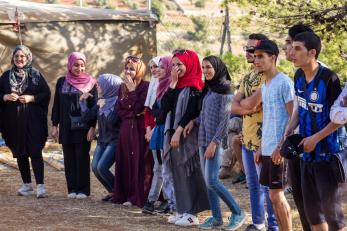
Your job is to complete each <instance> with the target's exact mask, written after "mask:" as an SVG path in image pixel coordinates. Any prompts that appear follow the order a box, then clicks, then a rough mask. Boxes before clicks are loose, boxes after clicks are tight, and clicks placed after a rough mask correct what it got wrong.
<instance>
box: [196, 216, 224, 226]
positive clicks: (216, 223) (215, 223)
mask: <svg viewBox="0 0 347 231" xmlns="http://www.w3.org/2000/svg"><path fill="white" fill-rule="evenodd" d="M198 227H199V228H201V229H219V228H222V227H223V221H217V220H216V219H215V218H214V217H209V218H207V219H206V220H205V221H204V223H202V224H200V225H199V226H198Z"/></svg>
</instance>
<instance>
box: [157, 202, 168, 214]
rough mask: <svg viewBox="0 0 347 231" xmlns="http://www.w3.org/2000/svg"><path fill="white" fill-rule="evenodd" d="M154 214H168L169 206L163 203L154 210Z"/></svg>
mask: <svg viewBox="0 0 347 231" xmlns="http://www.w3.org/2000/svg"><path fill="white" fill-rule="evenodd" d="M156 212H157V213H160V214H167V213H168V212H170V206H169V203H168V202H167V201H163V202H161V203H160V205H159V207H158V208H156Z"/></svg>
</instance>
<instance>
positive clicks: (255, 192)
mask: <svg viewBox="0 0 347 231" xmlns="http://www.w3.org/2000/svg"><path fill="white" fill-rule="evenodd" d="M254 155H255V152H254V151H251V150H248V149H247V148H245V147H244V146H242V162H243V166H244V169H245V174H246V180H247V185H248V191H249V194H250V200H251V209H252V221H253V224H258V225H260V224H265V207H264V200H265V198H266V205H267V206H266V208H267V214H268V218H267V220H268V226H269V229H270V230H278V225H277V220H276V216H275V214H274V211H273V209H272V203H271V200H270V197H269V188H268V187H265V186H262V185H261V184H260V183H259V174H260V168H259V166H258V165H257V164H256V163H255V162H254Z"/></svg>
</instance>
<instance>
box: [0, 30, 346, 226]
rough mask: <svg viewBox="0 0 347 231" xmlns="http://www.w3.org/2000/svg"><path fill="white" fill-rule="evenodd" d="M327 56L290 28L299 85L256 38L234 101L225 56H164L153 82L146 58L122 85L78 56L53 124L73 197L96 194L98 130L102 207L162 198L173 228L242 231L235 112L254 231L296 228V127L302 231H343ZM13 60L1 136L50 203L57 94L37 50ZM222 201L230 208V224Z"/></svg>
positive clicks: (333, 86) (334, 88)
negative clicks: (232, 181)
mask: <svg viewBox="0 0 347 231" xmlns="http://www.w3.org/2000/svg"><path fill="white" fill-rule="evenodd" d="M320 49H321V42H320V39H319V37H318V36H317V35H316V34H315V33H314V32H313V31H312V30H311V29H310V28H308V27H307V26H304V25H296V26H294V27H292V28H291V29H290V30H289V34H288V38H287V40H286V44H285V45H284V46H283V50H284V51H285V53H286V57H287V59H288V60H290V61H292V62H293V63H294V66H295V67H296V68H298V69H297V71H296V74H295V79H294V82H295V83H293V81H292V80H291V79H290V78H289V77H288V76H286V75H285V74H284V73H282V72H279V71H278V70H277V68H276V61H277V58H278V55H279V48H278V46H277V45H276V43H275V42H273V41H272V40H269V39H268V38H267V37H266V36H265V35H263V34H251V35H250V36H249V39H248V42H247V45H246V46H245V51H246V58H247V61H248V62H249V63H252V70H251V72H250V73H249V74H247V75H246V76H245V77H244V78H243V79H242V81H241V84H240V88H239V90H238V92H237V93H236V94H235V95H233V92H232V89H231V78H230V75H229V73H228V70H227V67H226V65H225V64H224V63H223V62H222V61H221V59H220V58H218V57H216V56H207V57H205V58H203V60H202V62H201V63H200V61H199V58H198V55H197V53H196V52H194V51H192V50H183V49H182V50H181V49H178V50H175V51H174V52H173V55H171V56H163V57H155V58H153V59H152V60H151V61H150V63H149V67H150V72H151V75H152V78H151V80H150V82H148V81H146V80H144V77H145V73H146V66H147V65H146V64H145V63H144V62H143V61H142V60H141V58H139V57H136V56H129V57H127V58H126V59H125V65H124V73H123V77H122V78H121V77H119V76H116V75H113V74H102V75H100V76H99V77H98V79H97V80H96V79H95V78H93V77H92V76H90V75H89V74H88V73H87V72H86V66H87V60H86V57H85V56H84V55H83V54H82V53H79V52H72V53H71V54H70V55H69V57H68V64H67V71H66V75H65V76H62V77H61V78H59V79H58V80H57V83H56V89H55V95H54V103H53V108H52V116H51V118H52V125H53V127H52V137H54V138H56V139H57V140H59V143H60V144H62V148H63V154H64V166H65V176H66V182H67V191H68V198H71V199H84V198H87V197H88V196H89V195H90V175H89V174H90V155H89V152H90V148H91V141H92V140H94V139H95V136H96V130H95V128H96V125H98V137H97V146H96V148H95V152H94V155H93V160H92V164H91V166H92V171H93V172H94V174H95V176H96V177H97V179H98V180H99V181H100V182H101V183H102V185H103V186H104V187H105V189H106V190H107V191H108V194H107V195H105V197H104V198H103V199H102V200H103V201H111V202H114V203H117V204H123V205H125V206H137V207H140V208H142V211H143V212H144V213H150V214H154V213H155V203H156V202H157V201H161V204H160V206H159V208H157V211H158V212H160V213H169V214H171V216H169V218H168V222H169V223H172V224H175V225H179V226H192V225H199V227H200V228H202V229H212V228H222V227H224V229H225V230H237V229H238V228H240V227H241V226H242V225H243V223H244V222H245V220H246V216H245V213H244V211H243V210H242V209H241V208H240V205H239V204H238V202H237V201H236V200H235V198H234V197H233V195H232V194H231V192H230V191H229V190H228V189H227V188H226V187H225V186H224V185H223V183H222V182H221V181H220V180H219V171H220V167H221V166H220V159H221V157H222V153H223V147H222V141H223V138H224V137H225V136H226V135H227V128H228V122H229V120H230V117H231V113H233V114H234V115H239V116H242V139H241V140H242V163H243V172H244V174H245V176H246V181H247V185H248V190H249V193H250V202H251V215H252V224H250V225H249V226H247V228H246V230H247V231H251V230H266V221H265V219H266V217H267V229H268V230H292V217H291V210H290V206H289V204H288V202H287V200H286V198H285V196H284V193H283V186H284V182H283V157H282V156H281V155H280V150H281V146H282V144H283V142H284V140H285V139H286V138H287V137H288V136H289V135H291V134H292V133H293V131H294V129H295V128H296V127H297V126H299V134H300V135H302V137H303V140H302V141H301V143H300V145H302V146H303V153H302V155H301V156H297V157H295V158H294V159H291V160H288V162H289V172H290V178H291V182H292V187H293V195H294V200H295V203H296V205H297V208H298V211H299V214H300V219H301V222H302V225H303V229H304V230H305V231H307V230H343V227H344V220H343V212H342V209H341V198H340V197H341V195H340V194H339V185H338V182H337V181H336V180H335V178H334V177H333V175H332V174H331V166H332V165H331V164H330V162H331V157H330V156H331V154H332V153H336V152H338V151H339V150H338V144H337V136H336V132H335V130H336V129H338V127H339V126H341V124H344V123H346V121H347V119H346V118H347V113H345V110H344V107H346V106H347V102H345V101H346V100H345V98H344V96H345V95H343V94H341V95H340V93H341V88H340V83H339V79H338V77H337V75H336V74H335V73H334V72H332V71H331V70H329V69H328V68H327V67H325V66H324V65H322V64H320V63H319V62H318V61H317V58H318V55H319V53H320ZM12 64H13V66H12V68H11V69H10V70H9V71H6V72H5V73H4V74H3V75H2V77H1V78H0V105H1V121H2V123H1V132H2V134H3V137H4V139H5V141H6V144H7V146H8V147H9V148H10V149H11V151H12V153H13V155H14V157H16V158H17V162H18V167H19V170H20V173H21V176H22V180H23V185H22V186H21V187H20V189H19V190H18V194H19V195H22V196H27V195H31V194H33V193H34V190H33V187H32V184H31V179H30V165H29V158H30V160H31V164H32V168H33V171H34V175H35V179H36V183H37V191H36V193H37V197H38V198H42V197H46V196H47V194H46V191H45V187H44V181H43V179H44V174H43V173H44V170H43V168H44V165H43V159H42V149H43V147H44V144H45V141H46V139H47V136H48V129H47V111H48V104H49V100H50V90H49V87H48V85H47V83H46V81H45V79H44V78H43V76H42V75H41V74H40V72H39V71H37V70H36V69H35V68H33V67H32V55H31V52H30V50H29V49H28V48H27V47H25V46H17V47H16V48H15V50H14V52H13V57H12ZM203 75H204V79H205V81H203V78H202V76H203ZM345 91H347V90H345ZM339 95H340V96H339ZM330 111H331V112H330ZM312 113H314V114H313V115H312ZM329 113H330V117H329ZM331 121H333V122H331ZM313 124H314V126H313ZM314 127H315V128H316V127H318V129H317V130H316V129H314ZM113 164H115V172H114V174H113V173H112V172H111V170H110V168H111V166H112V165H113ZM326 189H329V190H326ZM220 199H222V200H223V202H225V204H226V205H227V206H228V208H229V209H230V211H231V216H230V218H228V224H226V225H223V216H222V211H221V208H220V202H219V201H220ZM265 202H266V209H265ZM205 210H211V212H212V216H211V217H209V218H207V219H206V220H205V221H204V222H202V223H201V224H199V220H198V218H197V215H198V213H200V212H203V211H205ZM266 213H267V216H266Z"/></svg>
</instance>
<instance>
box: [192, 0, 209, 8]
mask: <svg viewBox="0 0 347 231" xmlns="http://www.w3.org/2000/svg"><path fill="white" fill-rule="evenodd" d="M205 6H206V0H198V1H196V2H195V7H199V8H205Z"/></svg>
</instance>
